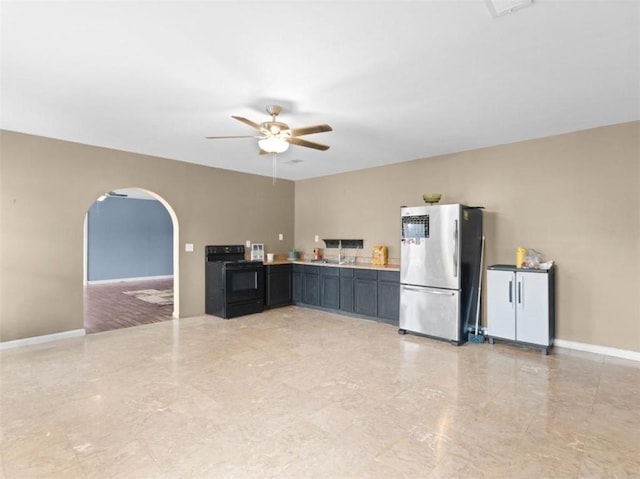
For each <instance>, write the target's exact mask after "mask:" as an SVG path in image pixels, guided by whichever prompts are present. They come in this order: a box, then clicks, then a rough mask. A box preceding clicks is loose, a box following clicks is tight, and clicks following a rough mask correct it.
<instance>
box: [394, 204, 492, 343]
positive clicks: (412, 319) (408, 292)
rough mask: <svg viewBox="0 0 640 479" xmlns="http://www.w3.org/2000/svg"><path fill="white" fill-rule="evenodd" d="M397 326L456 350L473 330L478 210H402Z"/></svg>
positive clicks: (443, 207) (440, 207)
mask: <svg viewBox="0 0 640 479" xmlns="http://www.w3.org/2000/svg"><path fill="white" fill-rule="evenodd" d="M401 215H402V236H401V244H400V326H399V330H398V332H399V333H401V334H404V333H406V332H408V331H409V332H414V333H419V334H424V335H427V336H431V337H435V338H440V339H445V340H448V341H450V342H451V343H452V344H455V345H459V344H462V343H463V342H465V341H466V336H467V331H469V330H470V328H472V327H473V326H474V325H475V318H476V313H477V306H478V300H479V297H478V296H479V295H478V286H479V279H480V268H481V265H480V261H481V259H480V258H481V248H482V208H480V207H470V206H465V205H461V204H452V205H432V206H408V207H403V208H401Z"/></svg>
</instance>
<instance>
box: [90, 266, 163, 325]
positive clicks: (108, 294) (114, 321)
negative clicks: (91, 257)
mask: <svg viewBox="0 0 640 479" xmlns="http://www.w3.org/2000/svg"><path fill="white" fill-rule="evenodd" d="M172 287H173V278H167V279H150V280H141V281H122V282H118V283H103V284H89V285H86V286H85V288H84V329H85V332H86V333H87V334H89V333H98V332H101V331H111V330H112V329H121V328H129V327H131V326H140V325H141V324H150V323H157V322H160V321H167V320H170V319H172V314H173V305H166V306H160V305H158V304H152V303H147V302H145V301H142V300H141V299H138V298H136V297H134V296H131V295H128V294H125V293H126V292H131V291H139V290H147V289H156V290H159V291H165V290H168V289H170V288H172Z"/></svg>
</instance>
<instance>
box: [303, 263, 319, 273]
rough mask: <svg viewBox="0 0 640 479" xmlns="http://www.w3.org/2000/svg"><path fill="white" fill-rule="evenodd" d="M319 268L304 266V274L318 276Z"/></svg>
mask: <svg viewBox="0 0 640 479" xmlns="http://www.w3.org/2000/svg"><path fill="white" fill-rule="evenodd" d="M320 268H321V266H310V265H307V264H305V265H304V274H320Z"/></svg>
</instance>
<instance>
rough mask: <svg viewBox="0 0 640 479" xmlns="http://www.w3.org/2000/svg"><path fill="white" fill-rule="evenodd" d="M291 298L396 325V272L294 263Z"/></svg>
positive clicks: (398, 273)
mask: <svg viewBox="0 0 640 479" xmlns="http://www.w3.org/2000/svg"><path fill="white" fill-rule="evenodd" d="M293 302H294V303H299V304H302V305H305V304H306V305H309V306H319V307H321V308H325V309H332V310H336V311H343V312H345V313H353V314H357V315H361V316H367V317H369V318H371V319H378V320H380V321H383V322H385V323H390V324H395V325H397V324H398V318H399V316H400V272H399V271H382V270H380V271H379V270H372V269H360V268H339V267H331V266H315V265H298V264H295V265H293Z"/></svg>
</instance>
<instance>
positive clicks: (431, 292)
mask: <svg viewBox="0 0 640 479" xmlns="http://www.w3.org/2000/svg"><path fill="white" fill-rule="evenodd" d="M402 288H403V289H406V290H407V291H417V292H419V293H429V294H439V295H444V296H453V295H454V293H452V292H448V291H433V290H431V289H424V288H413V287H411V286H404V285H403V286H402Z"/></svg>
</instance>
